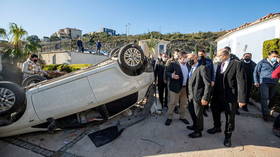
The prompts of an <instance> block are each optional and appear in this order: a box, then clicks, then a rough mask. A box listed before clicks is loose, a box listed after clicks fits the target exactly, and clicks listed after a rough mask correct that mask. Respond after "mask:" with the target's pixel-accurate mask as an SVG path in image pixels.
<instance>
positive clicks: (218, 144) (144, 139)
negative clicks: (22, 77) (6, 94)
mask: <svg viewBox="0 0 280 157" xmlns="http://www.w3.org/2000/svg"><path fill="white" fill-rule="evenodd" d="M249 110H250V113H244V112H243V113H242V115H240V116H236V130H235V132H234V134H233V137H232V143H233V147H231V148H225V147H224V146H223V139H224V136H223V133H219V134H215V135H210V134H208V133H206V131H204V132H203V137H202V138H198V139H190V138H189V137H188V134H189V133H190V132H191V131H189V130H187V129H186V125H185V124H183V123H182V122H181V121H179V120H177V119H178V115H176V114H175V118H174V120H173V122H172V124H171V126H165V125H164V121H165V118H166V116H165V115H164V114H163V115H149V116H148V117H147V118H146V119H145V120H143V121H141V122H139V123H137V124H135V125H133V126H131V127H128V128H126V129H125V130H124V132H123V133H122V134H121V136H120V137H118V138H117V139H116V140H114V141H112V142H111V143H109V144H106V145H104V146H102V147H99V148H96V147H95V145H94V144H93V143H92V141H91V140H90V139H89V138H88V136H87V135H86V132H85V130H88V131H94V130H95V129H96V126H89V127H87V128H82V129H73V130H65V131H59V132H56V133H55V134H48V133H33V134H28V135H21V136H19V137H16V138H17V139H20V140H22V141H27V142H29V143H31V144H34V145H35V146H39V147H41V148H45V149H46V151H51V152H54V154H53V155H54V156H86V157H92V156H95V157H115V156H116V157H140V156H156V157H157V156H158V157H169V156H170V157H171V156H172V157H177V156H178V157H181V156H199V157H204V156H205V157H216V156H217V157H218V156H223V157H235V156H242V157H243V156H248V157H279V156H280V138H278V137H276V136H274V135H273V134H272V130H271V128H272V122H264V121H263V120H262V119H261V118H258V117H259V116H258V115H259V112H258V111H257V110H256V108H255V107H253V106H250V107H249ZM208 115H209V116H208V117H207V118H205V119H204V120H205V121H204V122H205V130H206V129H208V128H211V127H212V122H213V121H212V117H211V113H210V112H209V113H208ZM118 118H120V117H116V118H115V119H113V120H111V121H110V122H108V123H112V124H113V123H114V121H116V120H117V119H118ZM188 119H189V120H190V118H188ZM222 119H223V124H224V121H225V119H224V116H222ZM108 123H107V124H106V125H109V124H108ZM73 141H74V142H73ZM36 149H37V148H36ZM38 149H39V148H38ZM37 152H38V151H37ZM0 156H1V157H2V156H3V157H6V156H7V157H17V156H21V157H25V156H26V157H27V156H28V157H29V156H32V157H33V156H34V157H37V156H47V155H44V154H43V153H40V152H39V153H34V151H32V149H31V150H28V149H25V147H24V146H22V145H20V146H16V145H14V144H10V143H9V141H8V143H7V142H4V141H0Z"/></svg>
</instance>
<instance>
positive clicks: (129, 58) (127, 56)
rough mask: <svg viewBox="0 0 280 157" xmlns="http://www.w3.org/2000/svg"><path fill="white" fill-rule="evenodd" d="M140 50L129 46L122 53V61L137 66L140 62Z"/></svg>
mask: <svg viewBox="0 0 280 157" xmlns="http://www.w3.org/2000/svg"><path fill="white" fill-rule="evenodd" d="M141 59H142V57H141V52H140V51H139V50H138V49H136V48H129V49H127V50H126V51H125V53H124V61H125V63H126V64H127V65H129V66H131V67H135V66H137V65H138V64H139V63H140V62H141Z"/></svg>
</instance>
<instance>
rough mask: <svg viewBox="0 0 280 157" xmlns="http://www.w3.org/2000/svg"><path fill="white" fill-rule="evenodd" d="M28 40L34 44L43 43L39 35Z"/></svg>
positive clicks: (31, 36) (29, 37)
mask: <svg viewBox="0 0 280 157" xmlns="http://www.w3.org/2000/svg"><path fill="white" fill-rule="evenodd" d="M26 40H27V41H29V42H33V43H39V42H40V41H41V40H40V39H39V37H38V36H37V35H30V36H28V37H27V38H26Z"/></svg>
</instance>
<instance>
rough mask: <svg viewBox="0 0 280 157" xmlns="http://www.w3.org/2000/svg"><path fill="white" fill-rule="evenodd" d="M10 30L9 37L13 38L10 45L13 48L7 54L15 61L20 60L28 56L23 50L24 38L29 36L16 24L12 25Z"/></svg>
mask: <svg viewBox="0 0 280 157" xmlns="http://www.w3.org/2000/svg"><path fill="white" fill-rule="evenodd" d="M9 29H10V31H9V35H10V36H11V38H10V41H9V43H10V45H11V46H10V47H9V48H8V49H7V50H6V54H7V55H8V56H9V57H11V58H13V59H20V58H21V57H24V56H26V55H27V53H25V51H24V50H23V47H24V46H23V45H24V42H23V37H24V36H25V35H27V31H26V30H24V29H23V28H22V27H21V26H18V25H17V24H15V23H10V27H9Z"/></svg>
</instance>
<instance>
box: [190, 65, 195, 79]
mask: <svg viewBox="0 0 280 157" xmlns="http://www.w3.org/2000/svg"><path fill="white" fill-rule="evenodd" d="M193 69H194V67H192V68H191V70H190V73H189V77H192V73H193Z"/></svg>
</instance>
